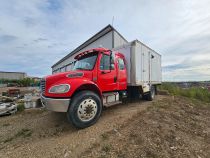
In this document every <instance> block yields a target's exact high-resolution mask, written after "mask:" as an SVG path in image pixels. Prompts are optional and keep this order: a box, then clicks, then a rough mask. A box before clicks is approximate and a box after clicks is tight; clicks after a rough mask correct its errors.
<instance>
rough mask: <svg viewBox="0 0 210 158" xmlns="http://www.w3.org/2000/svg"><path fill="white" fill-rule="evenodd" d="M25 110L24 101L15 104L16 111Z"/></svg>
mask: <svg viewBox="0 0 210 158" xmlns="http://www.w3.org/2000/svg"><path fill="white" fill-rule="evenodd" d="M24 110H25V106H24V103H19V104H18V105H17V111H24Z"/></svg>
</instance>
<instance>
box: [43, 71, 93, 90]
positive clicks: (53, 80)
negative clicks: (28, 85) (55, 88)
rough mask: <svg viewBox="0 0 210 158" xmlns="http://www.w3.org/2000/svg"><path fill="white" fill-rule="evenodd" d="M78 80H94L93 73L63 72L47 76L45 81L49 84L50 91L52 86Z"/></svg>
mask: <svg viewBox="0 0 210 158" xmlns="http://www.w3.org/2000/svg"><path fill="white" fill-rule="evenodd" d="M77 78H86V79H88V80H92V78H93V73H92V71H78V70H76V71H68V72H61V73H57V74H53V75H49V76H46V77H45V80H46V82H47V84H46V85H47V89H48V88H49V87H51V86H52V85H56V84H61V83H66V82H69V83H71V80H75V79H77Z"/></svg>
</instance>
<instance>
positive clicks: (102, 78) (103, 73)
mask: <svg viewBox="0 0 210 158" xmlns="http://www.w3.org/2000/svg"><path fill="white" fill-rule="evenodd" d="M99 60H100V61H99V68H98V79H97V84H98V86H99V87H100V89H101V91H102V92H108V91H115V90H117V72H116V64H115V62H114V57H113V56H112V58H111V60H110V55H109V54H104V53H101V54H100V57H99ZM110 62H111V69H110Z"/></svg>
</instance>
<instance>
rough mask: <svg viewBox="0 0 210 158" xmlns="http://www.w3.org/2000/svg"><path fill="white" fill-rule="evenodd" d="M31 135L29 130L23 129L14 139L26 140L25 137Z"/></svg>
mask: <svg viewBox="0 0 210 158" xmlns="http://www.w3.org/2000/svg"><path fill="white" fill-rule="evenodd" d="M31 134H32V131H31V130H30V129H26V128H23V129H22V130H20V131H19V132H18V133H17V134H16V135H15V137H21V136H22V137H23V138H26V137H30V136H31Z"/></svg>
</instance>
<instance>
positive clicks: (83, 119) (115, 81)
mask: <svg viewBox="0 0 210 158" xmlns="http://www.w3.org/2000/svg"><path fill="white" fill-rule="evenodd" d="M158 84H161V56H160V55H159V54H158V53H156V52H155V51H154V50H152V49H150V48H149V47H147V46H146V45H144V44H143V43H141V42H139V41H137V40H135V41H133V42H130V43H128V44H126V45H123V46H121V47H118V48H115V49H113V50H108V49H105V48H94V49H90V50H87V51H84V52H82V53H80V54H78V55H77V56H76V57H75V62H74V67H73V70H72V71H68V72H62V73H57V74H53V75H49V76H46V77H44V78H43V79H42V80H41V89H42V96H41V100H42V103H43V105H44V106H45V107H46V109H48V110H51V111H55V112H65V113H67V118H68V120H69V121H70V122H71V123H72V124H73V125H74V126H76V127H77V128H86V127H88V126H91V125H93V124H94V123H96V121H97V120H98V119H99V117H100V115H101V112H102V109H103V107H109V106H112V105H115V104H120V103H122V102H123V101H124V100H126V99H127V98H136V97H137V98H138V97H140V96H142V98H144V99H146V100H149V101H151V100H153V99H154V97H155V94H156V90H157V85H158Z"/></svg>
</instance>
